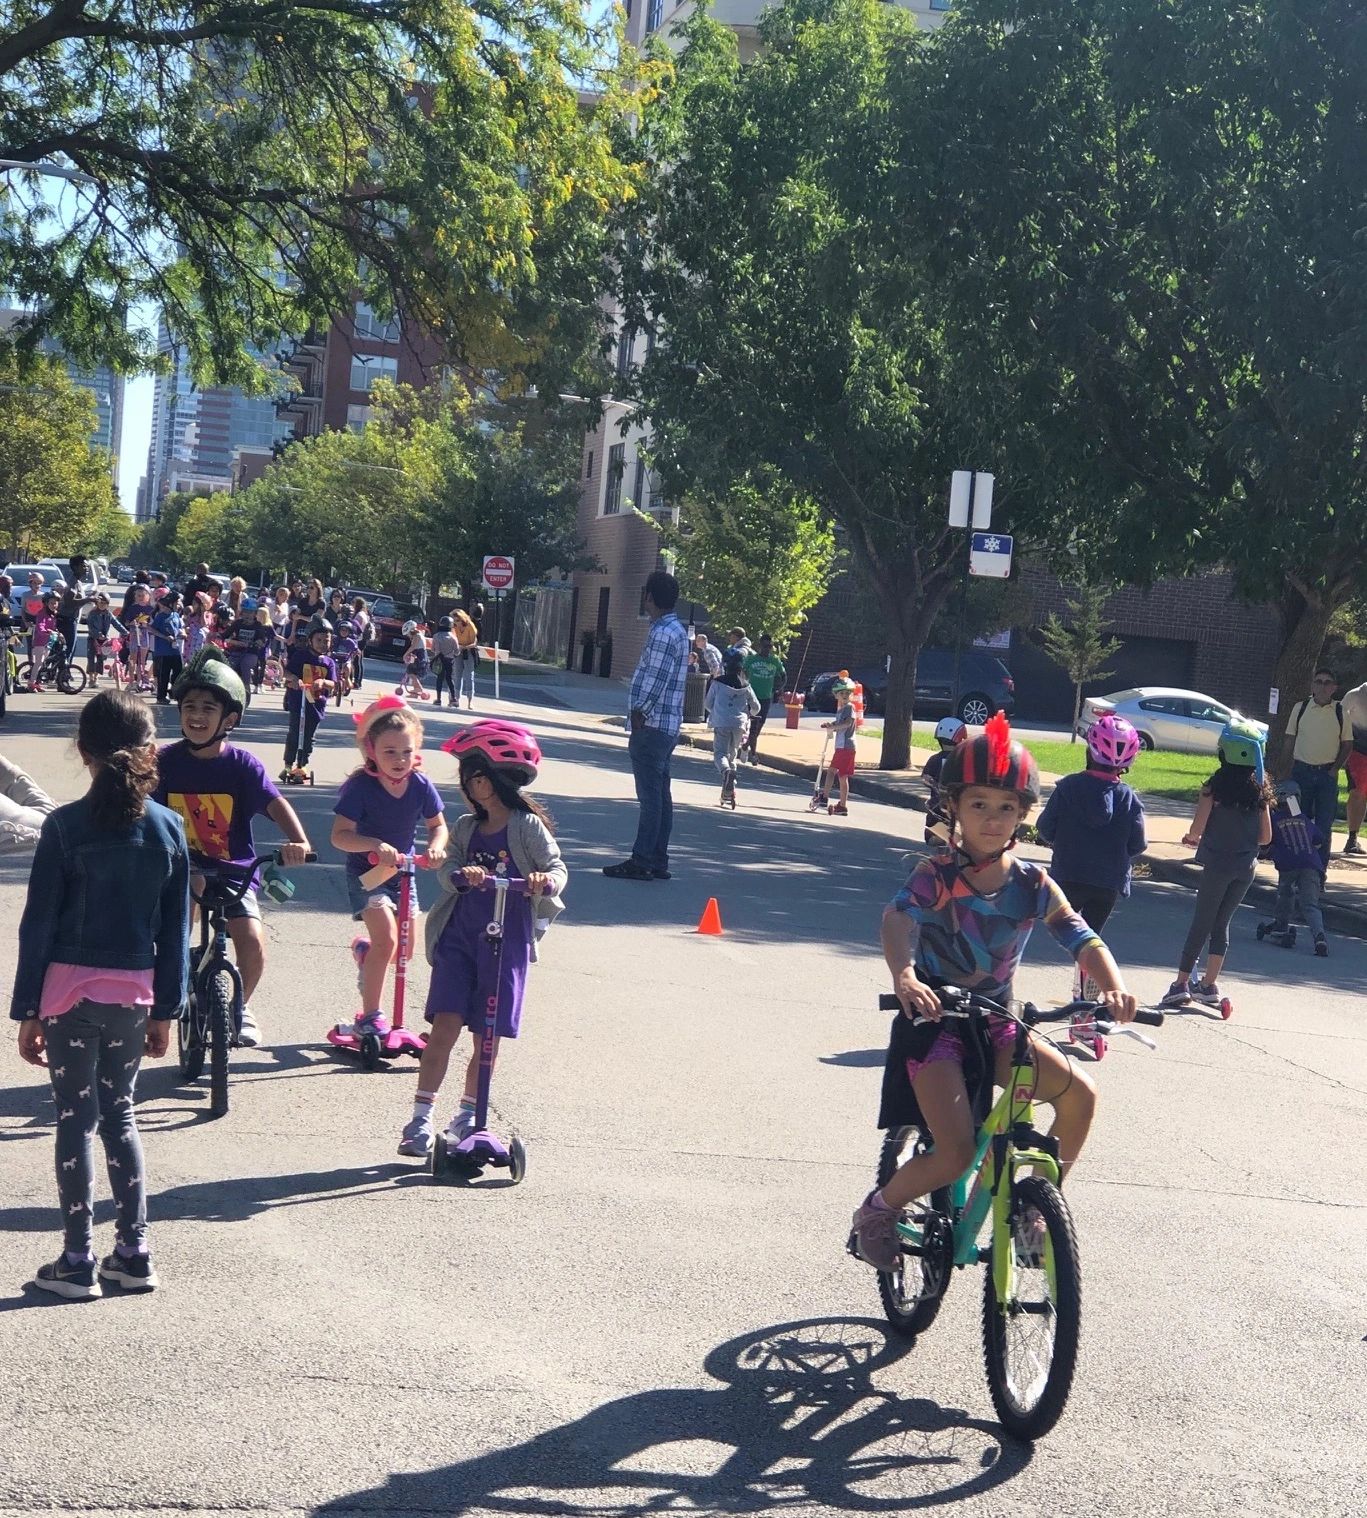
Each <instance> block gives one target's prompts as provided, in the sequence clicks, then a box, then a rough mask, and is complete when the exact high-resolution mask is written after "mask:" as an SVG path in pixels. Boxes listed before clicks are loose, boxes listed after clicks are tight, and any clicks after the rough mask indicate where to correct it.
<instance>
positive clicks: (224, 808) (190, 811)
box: [152, 648, 309, 1049]
mask: <svg viewBox="0 0 1367 1518" xmlns="http://www.w3.org/2000/svg"><path fill="white" fill-rule="evenodd" d="M171 695H172V698H173V699H174V701H175V702H176V705H177V706H179V708H180V731H181V734H182V736H181V741H180V742H179V743H172V744H169V745H168V746H167V747H166V748H164V749H162V750H161V752H160V753H159V754H158V755H157V764H158V767H159V769H160V771H161V778H160V779H159V780H158V782H157V788H156V790H155V791H153V793H152V799H153V800H154V801H160V802H161V803H162V805H163V806H169V807H170V808H171V810H172V811H174V812H177V813H178V814H179V815H180V819H181V821H182V822H183V823H184V824H185V838H186V841H187V843H188V844H189V846H190V870H191V876H190V888H191V890H192V891H194V892H199V891H201V890H202V889H203V885H204V881H203V877H202V876H200V877H198V878H196V876H195V875H194V873H193V872H194V865H195V858H196V856H198V857H200V858H204V859H225V860H228V861H229V862H231V863H234V864H243V865H246V864H249V863H250V862H251V861H252V860H253V859H254V858H255V857H256V844H255V843H254V841H253V839H252V819H253V818H254V817H259V816H261V815H263V814H264V815H265V816H267V817H269V818H270V819H271V821H272V822H273V823H275V825H276V826H277V827H278V828H279V829H280V831H281V832H282V833H283V834H284V835H285V838H286V839H287V842H286V843H285V845H284V847H283V849H282V850H281V856H282V859H283V862H284V863H285V864H286V865H296V864H303V862H304V859H305V856H306V855H307V854H308V852H309V840H308V834H307V833H305V832H304V828H303V824H302V823H301V822H300V821H299V818H298V817H297V816H296V815H295V811H294V808H293V807H292V806H291V805H290V804H289V802H288V801H286V800H285V798H284V797H283V796H282V795H281V794H280V792H279V791H278V790H276V788H275V782H274V781H273V780H272V779H271V777H270V776H269V775H268V774H267V773H266V767H265V765H264V764H262V763H261V761H260V760H259V759H258V758H257V757H256V755H255V754H249V753H248V752H247V751H246V749H242V748H237V747H235V746H234V745H233V744H231V743H229V742H228V741H227V738H228V734H229V733H230V732H232V730H233V729H234V728H235V727H236V726H237V724H238V723H239V722H240V721H241V719H242V710H243V708H244V707H245V706H246V704H247V690H246V687H245V686H244V685H243V684H242V679H241V676H239V675H238V673H237V671H236V670H235V669H233V667H232V666H231V665H230V664H229V663H228V661H227V659H225V658H224V656H223V654H222V653H221V652H220V651H219V650H218V649H216V648H206V649H203V650H202V651H201V652H200V653H198V654H197V655H196V656H195V657H194V658H193V659H192V660H191V661H190V663H189V664H188V665H187V666H186V668H185V670H184V672H183V673H182V674H181V675H180V677H179V678H178V679H177V680H176V683H175V686H174V687H173V689H172V692H171ZM256 885H257V882H256V881H255V880H253V881H252V885H251V887H250V888H249V889H248V890H247V892H246V893H245V895H244V896H243V897H242V900H241V901H240V902H238V903H237V904H236V905H235V906H232V907H229V908H228V911H227V918H228V933H229V936H230V937H231V938H232V941H233V952H234V954H235V956H236V959H237V970H238V974H239V975H241V977H242V1025H241V1027H240V1028H239V1029H238V1033H237V1041H238V1043H239V1044H242V1045H243V1046H244V1047H246V1048H248V1049H254V1048H255V1047H256V1046H257V1045H258V1044H259V1043H260V1042H261V1030H260V1028H259V1027H258V1026H257V1022H256V1019H255V1018H254V1017H253V1016H252V1011H251V1005H250V1003H251V999H252V993H253V992H254V991H255V990H256V988H257V986H259V985H260V984H261V976H262V974H263V973H264V972H265V969H266V935H265V933H264V932H263V931H262V927H261V908H260V906H259V905H258V903H257V899H256Z"/></svg>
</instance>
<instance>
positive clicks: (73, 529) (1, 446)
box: [0, 357, 116, 559]
mask: <svg viewBox="0 0 1367 1518" xmlns="http://www.w3.org/2000/svg"><path fill="white" fill-rule="evenodd" d="M94 425H95V401H94V398H93V397H92V396H91V394H90V392H89V391H88V390H85V389H83V388H82V387H81V386H79V385H74V384H72V382H71V379H70V376H69V375H68V374H67V370H66V365H65V364H63V363H61V362H60V361H59V360H57V359H51V358H46V357H40V358H39V359H38V360H37V361H36V362H35V363H34V364H32V365H31V366H29V367H28V368H27V369H26V370H25V371H24V372H23V373H22V374H21V373H20V371H19V369H18V367H17V366H16V365H15V364H14V363H13V362H12V361H10V362H6V361H4V359H3V357H0V542H3V544H4V545H5V548H6V549H7V551H8V557H9V558H11V559H21V558H27V557H29V556H31V555H38V554H52V553H67V552H69V551H71V550H72V549H73V548H75V547H76V546H77V545H80V544H83V543H85V542H86V541H87V539H88V537H89V535H90V531H91V529H92V528H93V527H94V526H95V524H96V523H97V522H98V521H99V520H100V518H101V515H102V513H103V512H105V511H106V510H107V509H108V508H109V507H110V506H111V505H115V504H116V502H115V498H114V483H113V478H112V475H111V473H110V463H111V461H110V457H109V455H108V454H107V453H106V452H105V451H104V450H103V449H97V448H92V447H91V445H90V434H91V431H92V429H93V428H94Z"/></svg>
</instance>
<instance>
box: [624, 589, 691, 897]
mask: <svg viewBox="0 0 1367 1518" xmlns="http://www.w3.org/2000/svg"><path fill="white" fill-rule="evenodd" d="M678 599H679V582H678V581H677V580H676V579H675V578H674V576H673V575H669V574H665V572H664V571H663V570H659V569H657V570H656V571H655V573H654V574H652V575H651V576H650V577H649V578H648V579H647V580H646V586H645V604H646V615H647V616H648V617H649V618H650V623H651V626H650V633H649V636H648V637H647V638H646V646H645V647H644V648H643V649H642V650H641V659H640V662H639V663H638V664H637V666H636V673H635V674H634V675H633V676H632V677H631V695H630V698H629V699H628V702H627V706H628V723H629V726H630V728H631V737H630V739H629V741H628V744H627V751H628V753H629V754H630V755H631V773H632V774H633V775H634V776H635V778H636V799H637V801H638V802H639V803H640V806H641V821H640V826H639V827H638V828H637V829H636V842H635V844H634V845H633V846H632V850H631V858H630V859H624V860H623V861H622V862H621V864H609V865H605V866H604V867H603V874H604V875H607V876H608V877H610V878H611V879H613V880H668V879H669V834H670V830H671V829H672V828H673V826H674V798H673V796H672V795H671V794H670V788H669V758H670V755H671V754H672V753H673V752H674V745H675V744H676V743H677V742H678V741H679V727H680V725H681V724H682V722H683V698H684V680H685V678H686V676H687V674H688V632H687V630H686V629H685V627H684V625H683V623H682V622H680V621H679V619H678V617H677V616H676V615H675V614H674V607H675V605H676V604H677V602H678Z"/></svg>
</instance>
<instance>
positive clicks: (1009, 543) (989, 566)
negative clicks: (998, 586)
mask: <svg viewBox="0 0 1367 1518" xmlns="http://www.w3.org/2000/svg"><path fill="white" fill-rule="evenodd" d="M1015 546H1016V540H1015V539H1014V538H1012V537H1009V536H1008V535H1007V534H1006V533H1004V532H975V533H974V534H973V540H972V543H971V545H970V547H969V550H968V572H969V574H971V575H983V576H985V577H986V578H987V579H989V580H1004V579H1006V578H1007V576H1008V575H1009V574H1010V573H1011V552H1012V550H1013V549H1014V548H1015Z"/></svg>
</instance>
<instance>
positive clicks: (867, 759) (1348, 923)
mask: <svg viewBox="0 0 1367 1518" xmlns="http://www.w3.org/2000/svg"><path fill="white" fill-rule="evenodd" d="M825 736H826V735H825V734H824V733H823V732H822V730H821V725H820V722H813V721H812V720H811V719H810V718H809V719H806V720H804V721H803V722H802V723H801V725H800V726H799V727H798V728H796V729H790V728H787V727H785V726H784V723H783V717H782V709H781V708H777V709H776V711H775V714H774V715H773V716H772V717H770V719H769V721H768V722H767V723H766V724H765V728H764V732H763V734H762V735H761V737H760V746H761V753H760V756H759V763H760V765H761V766H763V767H764V768H767V769H774V770H781V771H783V772H784V773H785V774H789V775H795V776H798V777H799V778H800V779H803V780H806V781H808V782H809V783H811V784H812V785H813V786H815V784H816V773H817V765H818V764H819V762H820V760H821V753H822V745H823V742H824V739H825ZM681 741H682V742H684V743H686V744H688V745H689V746H690V747H692V748H701V749H706V750H708V751H709V752H710V751H711V748H712V734H711V731H710V729H708V728H706V727H704V726H702V725H701V724H699V725H697V726H692V725H690V726H686V727H685V728H684V730H683V735H682V739H681ZM877 752H878V740H877V739H866V740H864V741H863V742H862V743H861V744H860V748H859V756H858V757H857V758H856V760H855V775H854V779H853V780H852V781H851V782H850V791H851V794H852V795H856V796H866V797H868V798H869V799H870V800H875V801H882V802H888V803H891V804H892V805H894V806H904V807H911V808H914V809H916V810H918V811H924V810H925V807H926V795H927V792H926V787H925V784H924V783H923V782H922V780H921V778H920V775H921V770H922V768H923V766H924V765H925V763H926V760H927V759H929V758H930V750H928V749H916V748H914V749H912V751H911V762H912V768H911V769H909V770H905V771H886V770H879V769H878V768H877V766H876V755H877ZM1085 754H1086V750H1085V749H1084V748H1083V746H1082V745H1081V744H1079V745H1078V766H1079V768H1081V766H1082V762H1083V759H1084V758H1085ZM827 758H828V760H829V755H827ZM1040 778H1041V781H1042V782H1043V789H1044V796H1045V797H1046V798H1047V796H1048V794H1049V792H1050V791H1051V790H1052V789H1053V786H1054V784H1055V782H1056V781H1057V780H1058V779H1059V777H1058V776H1057V775H1052V774H1046V773H1041V776H1040ZM1144 810H1145V813H1146V815H1147V822H1148V827H1147V831H1148V840H1149V846H1148V849H1147V851H1146V852H1145V853H1144V854H1143V855H1142V856H1141V858H1140V860H1139V862H1138V870H1139V872H1140V873H1141V874H1144V873H1147V875H1148V877H1149V878H1150V879H1152V880H1165V881H1171V882H1174V883H1175V884H1178V885H1185V886H1189V887H1191V888H1192V889H1193V890H1194V889H1195V888H1196V886H1197V885H1199V884H1200V880H1201V866H1200V865H1198V864H1197V863H1196V862H1195V860H1194V858H1193V851H1192V849H1191V848H1189V847H1188V846H1187V845H1186V844H1184V843H1183V842H1182V837H1183V835H1184V834H1185V833H1186V831H1187V829H1188V827H1190V825H1191V819H1192V813H1193V811H1194V810H1195V808H1194V807H1192V806H1189V805H1186V804H1185V803H1183V802H1180V801H1174V800H1171V799H1170V798H1168V797H1165V796H1150V797H1145V798H1144ZM1276 893H1277V872H1276V870H1274V869H1273V868H1272V866H1271V865H1270V864H1267V863H1259V865H1258V871H1257V878H1256V879H1255V881H1254V884H1253V887H1252V889H1251V890H1250V891H1249V894H1248V900H1249V902H1250V903H1251V904H1252V905H1254V906H1256V907H1257V908H1258V909H1259V910H1260V911H1265V912H1267V913H1268V914H1269V915H1270V914H1271V911H1272V907H1273V903H1274V901H1275V898H1276ZM1322 906H1323V909H1324V921H1325V926H1326V927H1328V928H1330V929H1331V930H1333V931H1334V932H1338V933H1350V934H1352V935H1354V936H1355V937H1358V938H1367V857H1361V858H1345V857H1344V855H1342V854H1340V853H1336V854H1334V855H1333V856H1332V858H1331V859H1330V861H1329V878H1328V881H1327V883H1326V886H1325V891H1324V899H1323V902H1322Z"/></svg>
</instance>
